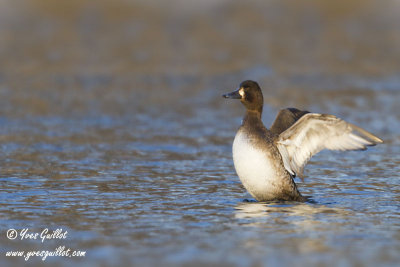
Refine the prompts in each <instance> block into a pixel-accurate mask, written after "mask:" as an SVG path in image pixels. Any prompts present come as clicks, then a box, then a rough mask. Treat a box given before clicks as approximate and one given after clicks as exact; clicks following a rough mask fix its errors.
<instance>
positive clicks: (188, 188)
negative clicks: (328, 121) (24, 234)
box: [0, 1, 400, 266]
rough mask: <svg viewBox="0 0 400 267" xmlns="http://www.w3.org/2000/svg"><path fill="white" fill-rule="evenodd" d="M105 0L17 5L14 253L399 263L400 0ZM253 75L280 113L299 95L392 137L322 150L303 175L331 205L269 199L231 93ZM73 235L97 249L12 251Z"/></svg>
mask: <svg viewBox="0 0 400 267" xmlns="http://www.w3.org/2000/svg"><path fill="white" fill-rule="evenodd" d="M97 2H98V3H97V4H96V6H93V4H91V3H90V1H87V2H85V1H68V3H62V4H61V2H60V3H58V4H57V5H56V4H54V3H53V1H26V2H18V3H17V2H15V1H3V2H2V3H1V4H0V62H1V64H0V95H1V98H0V99H1V100H0V101H1V105H0V126H1V127H0V147H1V154H0V163H1V165H0V166H1V168H0V184H1V187H0V188H1V189H0V216H1V220H0V229H1V237H0V240H1V247H2V250H1V253H2V255H1V256H0V262H1V263H2V266H3V265H4V266H6V265H9V266H16V265H20V266H22V265H24V264H28V263H29V265H31V266H41V265H44V264H47V265H54V266H70V265H71V264H79V265H82V266H122V265H126V266H127V265H132V266H161V265H163V266H203V265H212V266H286V265H292V264H296V265H299V266H314V265H315V266H396V265H398V264H399V262H400V256H399V251H400V185H399V184H400V183H399V173H400V168H399V164H400V153H399V152H400V148H399V145H400V135H399V132H400V126H399V125H400V123H399V122H400V109H399V100H400V91H399V88H400V78H399V77H400V72H399V70H400V63H399V62H400V58H399V55H400V38H399V36H400V28H399V27H398V26H399V25H400V19H399V18H400V16H398V10H399V7H400V6H399V3H398V2H397V1H387V3H386V4H385V5H381V4H380V2H379V1H351V3H348V1H335V3H321V2H320V1H307V2H301V3H300V2H298V1H289V2H285V3H282V2H281V1H268V3H264V1H252V2H247V1H246V2H245V1H236V2H234V3H231V2H230V1H218V2H215V3H214V2H211V1H203V2H202V3H197V2H194V1H193V2H186V3H182V2H181V1H170V2H167V3H159V2H155V1H154V2H151V1H150V2H147V1H113V2H111V1H97ZM245 79H255V80H257V81H259V83H260V85H261V86H262V88H263V92H264V96H265V107H264V114H263V120H264V121H265V123H266V125H270V124H271V123H272V121H273V119H274V117H275V115H276V113H277V112H278V110H279V109H280V108H282V107H289V106H294V107H298V108H301V109H307V110H310V111H314V112H323V113H330V114H335V115H337V116H339V117H341V118H343V119H346V120H347V121H349V122H352V123H354V124H357V125H359V126H361V127H363V128H365V129H367V130H369V131H371V132H373V133H374V134H376V135H378V136H379V137H381V138H382V139H383V140H384V142H385V143H384V144H382V145H379V146H376V147H373V148H370V149H369V150H368V151H365V152H346V153H341V152H329V151H324V152H321V153H320V154H318V155H317V156H315V157H314V158H313V159H312V160H311V162H310V163H309V165H308V166H307V168H306V179H305V182H301V181H300V180H298V181H297V180H296V181H297V182H298V184H299V188H300V191H301V192H302V193H303V194H304V195H307V196H311V197H312V199H313V200H314V201H313V202H309V203H293V202H286V203H279V202H278V203H275V202H273V203H257V202H253V201H251V200H252V199H251V196H250V195H249V194H248V193H247V192H246V191H245V190H244V188H243V187H242V185H241V184H240V182H239V179H238V178H237V176H236V174H235V171H234V167H233V162H232V156H231V144H232V141H233V138H234V135H235V132H236V130H237V128H238V127H239V124H240V121H241V116H242V115H243V112H244V108H243V107H242V106H241V104H240V103H238V102H235V101H227V100H225V99H223V98H222V97H221V95H222V94H223V93H226V92H230V91H232V90H234V89H235V88H236V87H237V86H238V84H239V83H240V82H241V81H242V80H245ZM245 200H250V201H245ZM11 228H13V229H17V230H18V231H20V230H21V229H24V228H29V229H30V231H32V232H40V231H42V230H43V229H45V228H49V229H51V230H55V229H58V228H62V229H63V230H67V231H68V236H67V238H66V239H65V240H56V239H55V240H49V241H46V242H44V243H42V242H41V241H39V240H18V239H16V240H9V239H7V237H6V232H7V230H8V229H11ZM60 245H63V246H66V247H69V248H71V249H73V250H81V251H86V256H85V257H81V258H79V257H73V258H63V257H48V258H47V259H46V261H44V262H43V261H42V260H41V258H38V257H32V258H31V259H30V260H29V261H28V262H25V261H24V259H23V258H16V257H13V258H11V257H5V253H6V251H10V250H24V251H28V250H54V249H55V248H57V247H58V246H60Z"/></svg>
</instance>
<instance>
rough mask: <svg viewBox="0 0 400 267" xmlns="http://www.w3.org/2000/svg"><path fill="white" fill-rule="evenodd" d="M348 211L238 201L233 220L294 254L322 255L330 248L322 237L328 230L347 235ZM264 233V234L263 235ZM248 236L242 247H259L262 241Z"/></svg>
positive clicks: (349, 215)
mask: <svg viewBox="0 0 400 267" xmlns="http://www.w3.org/2000/svg"><path fill="white" fill-rule="evenodd" d="M351 217H353V216H352V212H350V211H348V210H345V209H341V208H336V207H329V206H327V205H323V204H315V203H313V204H311V203H299V202H268V203H266V202H240V203H238V205H237V206H236V208H235V218H236V219H237V222H238V223H239V224H240V225H241V226H244V227H250V228H252V229H253V230H255V231H256V232H257V233H258V234H259V237H261V236H264V238H265V237H268V243H270V242H273V243H274V244H275V246H276V247H285V249H290V250H293V252H295V251H296V252H297V253H309V252H326V251H329V250H331V249H332V245H333V244H332V243H331V241H332V240H327V239H326V236H330V235H327V234H328V233H332V231H336V232H337V234H338V235H340V234H344V233H345V232H347V233H348V231H349V229H348V224H349V222H350V221H351V220H350V218H351ZM265 233H267V235H265ZM264 238H258V237H254V236H253V237H252V238H251V239H249V240H247V242H245V243H246V244H244V245H245V246H246V247H254V246H260V245H262V244H263V243H264V242H266V240H263V239H264Z"/></svg>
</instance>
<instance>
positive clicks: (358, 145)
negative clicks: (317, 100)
mask: <svg viewBox="0 0 400 267" xmlns="http://www.w3.org/2000/svg"><path fill="white" fill-rule="evenodd" d="M378 143H382V140H381V139H379V138H378V137H376V136H374V135H373V134H371V133H369V132H367V131H365V130H363V129H361V128H360V127H357V126H355V125H353V124H351V123H347V122H345V121H343V120H341V119H339V118H337V117H336V116H333V115H326V114H318V113H308V114H305V115H304V116H302V117H301V118H300V119H299V120H298V121H296V122H295V123H294V124H293V125H292V126H291V127H289V128H288V129H286V130H285V131H284V132H282V133H281V134H279V136H278V138H277V141H276V144H277V147H278V149H279V152H280V153H281V155H282V160H283V163H284V166H285V169H286V170H287V171H288V172H289V173H290V174H292V175H295V174H297V175H299V176H300V177H303V170H304V166H305V165H306V164H307V162H308V161H309V160H310V158H311V157H312V156H313V155H315V154H317V153H318V152H320V151H321V150H323V149H330V150H342V151H343V150H365V149H366V147H367V146H373V145H376V144H378Z"/></svg>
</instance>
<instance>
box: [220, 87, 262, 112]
mask: <svg viewBox="0 0 400 267" xmlns="http://www.w3.org/2000/svg"><path fill="white" fill-rule="evenodd" d="M222 96H223V97H225V98H231V99H240V102H242V103H243V105H244V106H245V107H246V109H247V110H248V111H256V112H260V113H261V112H262V108H263V104H264V98H263V94H262V91H261V88H260V86H259V85H258V83H256V82H255V81H250V80H247V81H244V82H242V83H241V84H240V86H239V89H237V90H236V91H233V92H232V93H228V94H224V95H222Z"/></svg>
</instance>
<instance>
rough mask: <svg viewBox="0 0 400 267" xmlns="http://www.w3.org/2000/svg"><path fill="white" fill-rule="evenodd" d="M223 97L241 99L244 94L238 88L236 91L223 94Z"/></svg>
mask: <svg viewBox="0 0 400 267" xmlns="http://www.w3.org/2000/svg"><path fill="white" fill-rule="evenodd" d="M222 97H224V98H230V99H241V98H242V96H241V95H240V93H239V90H236V91H234V92H231V93H228V94H224V95H222Z"/></svg>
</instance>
